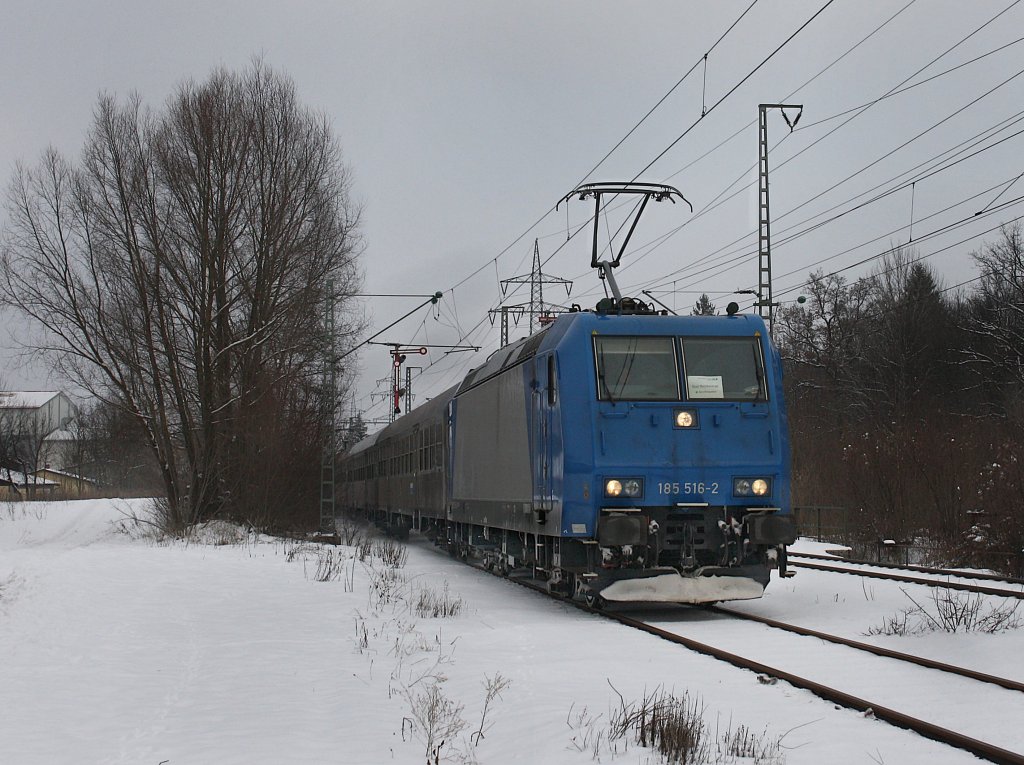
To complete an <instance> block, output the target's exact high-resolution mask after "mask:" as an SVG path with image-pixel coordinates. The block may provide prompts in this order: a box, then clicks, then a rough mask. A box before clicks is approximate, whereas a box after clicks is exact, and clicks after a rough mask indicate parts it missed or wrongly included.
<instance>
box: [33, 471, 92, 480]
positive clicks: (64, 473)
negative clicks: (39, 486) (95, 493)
mask: <svg viewBox="0 0 1024 765" xmlns="http://www.w3.org/2000/svg"><path fill="white" fill-rule="evenodd" d="M41 473H49V474H50V475H57V476H61V477H62V478H71V479H72V480H75V481H85V482H86V483H96V479H95V478H88V477H87V476H84V475H76V474H75V473H69V472H68V471H66V470H55V469H54V468H42V469H41V470H37V471H36V472H34V473H33V474H32V475H35V476H38V475H40V474H41Z"/></svg>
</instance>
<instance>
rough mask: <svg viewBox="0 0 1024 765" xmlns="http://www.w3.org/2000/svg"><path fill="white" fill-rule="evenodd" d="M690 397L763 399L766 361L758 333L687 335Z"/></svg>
mask: <svg viewBox="0 0 1024 765" xmlns="http://www.w3.org/2000/svg"><path fill="white" fill-rule="evenodd" d="M682 341H683V369H684V371H685V376H686V393H687V398H690V399H710V400H714V399H719V400H726V401H764V400H765V399H766V398H767V394H766V393H765V385H764V362H763V360H762V358H761V344H760V343H759V342H758V338H756V337H684V338H683V339H682Z"/></svg>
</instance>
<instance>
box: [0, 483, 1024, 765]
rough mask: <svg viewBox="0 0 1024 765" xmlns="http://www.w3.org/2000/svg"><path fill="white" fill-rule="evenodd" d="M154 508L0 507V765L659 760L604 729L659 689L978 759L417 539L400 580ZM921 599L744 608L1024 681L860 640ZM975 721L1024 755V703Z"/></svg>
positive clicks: (911, 646) (990, 667)
mask: <svg viewBox="0 0 1024 765" xmlns="http://www.w3.org/2000/svg"><path fill="white" fill-rule="evenodd" d="M145 512H146V503H145V502H142V501H132V502H128V501H111V500H102V501H98V500H97V501H84V502H65V503H36V504H26V505H4V504H0V763H12V764H18V765H21V764H32V763H74V764H75V765H82V764H85V763H104V764H105V765H106V764H107V763H132V764H133V765H136V764H143V763H145V764H150V765H158V763H166V764H167V765H183V764H184V763H246V764H247V765H251V764H254V763H309V764H313V765H315V764H317V763H386V762H398V763H423V762H424V761H425V759H426V756H427V749H428V745H429V742H430V739H431V728H433V736H434V737H433V748H435V750H436V751H437V753H438V756H439V759H440V760H441V761H445V760H448V761H468V762H480V763H505V762H531V763H588V762H603V763H607V762H622V763H647V762H650V763H655V762H658V761H659V760H658V758H657V757H656V756H655V754H654V753H653V752H652V750H646V749H643V748H641V747H639V746H638V745H637V744H636V743H635V742H634V741H630V740H627V739H619V740H616V741H611V740H609V730H610V721H611V720H612V719H613V718H614V716H615V714H614V713H615V710H616V709H617V708H619V706H620V703H621V702H620V695H621V698H622V699H624V700H625V701H626V702H627V703H639V702H641V701H642V700H643V698H644V696H645V694H646V695H650V694H651V693H652V692H655V691H656V690H658V689H661V690H664V691H666V692H671V693H674V694H676V695H677V696H679V695H682V694H683V693H684V692H685V693H687V694H689V696H690V698H691V699H695V700H698V701H699V704H700V705H702V706H703V708H704V719H705V721H706V723H707V726H708V735H709V737H710V738H712V739H713V738H715V737H716V735H717V736H718V737H721V735H722V734H723V733H724V732H726V731H728V730H732V731H737V730H738V729H739V727H740V726H746V728H748V729H750V730H752V731H753V732H754V733H755V734H757V735H758V736H759V737H760V738H761V741H762V742H763V743H766V744H768V743H771V742H774V741H776V740H779V739H781V748H780V749H779V753H778V757H776V758H775V759H774V760H772V761H774V762H782V761H784V762H787V763H825V762H828V763H872V762H875V763H887V764H888V765H896V764H897V763H898V764H900V765H903V764H905V763H927V764H928V765H936V764H937V763H961V762H962V763H967V762H972V761H976V760H975V758H973V757H972V756H971V755H969V754H967V753H965V752H961V751H958V750H954V749H949V748H947V747H944V746H942V745H940V744H937V743H935V742H932V741H928V740H926V739H922V738H920V737H918V736H917V735H915V734H913V733H909V732H907V731H902V730H899V729H896V728H893V727H891V726H889V725H887V724H885V723H883V722H880V721H878V720H874V719H871V718H870V717H865V716H863V715H861V714H858V713H856V712H853V711H850V710H846V709H837V708H835V707H834V706H833V705H832V704H829V703H827V702H825V701H822V700H821V699H818V698H817V697H815V696H813V695H812V694H810V693H808V692H805V691H801V690H797V689H794V688H792V687H790V686H788V685H786V684H784V683H777V684H774V685H770V684H764V683H762V682H760V681H759V680H758V678H757V676H756V675H755V674H753V673H751V672H747V671H744V670H740V669H736V668H734V667H731V666H728V665H725V664H722V663H720V662H717V661H715V660H713V659H710V658H706V657H703V656H700V655H696V654H693V653H690V652H687V651H685V650H683V649H681V648H680V647H678V646H674V645H672V644H669V643H667V642H665V641H662V640H659V639H657V638H654V637H650V636H647V635H643V634H640V633H637V632H635V631H631V630H628V629H626V628H624V627H621V626H619V625H616V624H614V623H612V622H609V621H606V620H603V619H601V618H599V617H595V616H591V615H588V614H585V613H582V612H580V611H578V610H577V609H575V608H572V607H570V606H568V605H566V604H564V603H559V602H557V601H553V600H549V599H546V598H544V597H541V596H539V595H537V594H536V593H533V592H531V591H528V590H526V589H525V588H522V587H519V586H517V585H515V584H513V583H511V582H508V581H505V580H502V579H499V578H497V577H494V576H489V575H487V574H484V573H481V572H478V571H476V570H473V569H470V568H469V567H467V566H465V565H462V564H460V563H457V562H456V561H453V560H451V559H450V558H448V557H447V556H445V555H442V554H440V553H439V552H437V551H436V550H435V549H434V548H433V547H432V546H431V545H429V544H428V543H427V542H426V541H425V540H423V539H420V538H416V537H415V536H414V537H413V539H412V540H411V541H410V543H409V544H408V546H407V547H406V548H405V549H406V550H407V553H406V555H407V559H406V560H405V561H404V565H401V566H400V567H397V568H392V567H389V566H387V565H386V563H385V561H384V560H382V558H383V557H387V556H388V555H395V554H396V550H395V549H394V548H393V547H385V546H384V545H383V544H382V543H381V542H380V541H379V540H378V543H377V545H376V548H375V549H373V550H371V551H369V554H364V555H363V557H362V559H360V555H359V550H358V549H357V548H354V547H340V548H333V549H331V552H330V553H329V554H330V555H331V556H332V557H331V558H328V557H326V556H327V555H328V553H326V552H324V551H323V550H319V549H317V547H316V546H308V545H307V546H303V545H301V544H300V543H298V542H294V541H281V540H271V539H266V538H263V539H260V538H256V537H250V536H245V535H241V539H240V540H238V541H232V542H231V543H227V544H226V543H225V542H229V541H231V540H233V539H234V538H235V537H234V534H233V530H232V529H224V530H217V529H213V530H209V531H208V532H207V533H206V534H205V535H204V536H203V537H202V538H201V540H195V541H191V542H188V543H185V542H180V541H179V542H172V543H161V542H157V541H155V540H153V539H152V538H148V537H146V536H145V535H143V534H140V533H139V532H140V529H138V528H137V527H133V525H132V524H125V522H124V519H125V517H126V516H127V515H132V514H143V513H145ZM126 526H127V527H129V530H130V531H131V532H132V533H125V531H124V529H125V527H126ZM805 549H811V548H810V547H809V546H808V547H807V548H805ZM366 552H367V551H366V550H364V553H366ZM318 572H321V573H323V572H326V573H328V574H330V581H318V578H319V577H318ZM908 605H909V603H908V601H907V598H906V596H904V595H903V593H902V592H901V591H900V589H899V587H898V586H890V585H889V584H887V583H884V582H874V583H868V584H864V585H862V583H861V581H860V580H859V579H857V578H856V577H851V576H842V575H835V574H831V575H830V574H822V573H818V572H811V571H801V572H800V574H799V576H797V577H796V578H795V579H792V580H786V581H773V582H772V584H771V585H770V586H769V589H768V591H767V594H766V596H765V597H764V598H763V599H762V600H759V601H752V602H747V603H744V604H739V605H734V606H731V607H734V608H738V609H743V610H748V611H754V612H757V613H762V614H765V615H768V616H772V617H774V618H778V619H781V620H791V621H794V622H796V623H800V624H805V625H807V626H811V627H815V628H818V629H822V630H824V631H833V632H837V633H840V634H844V635H848V636H851V637H855V638H857V639H861V640H865V641H874V642H879V643H882V644H885V645H886V646H888V647H894V648H896V649H897V650H902V651H906V652H915V651H927V652H928V654H929V655H931V656H933V657H935V658H939V659H943V660H945V661H949V662H952V663H956V664H964V665H968V666H972V667H976V668H979V669H983V670H985V671H988V672H991V673H993V674H1007V675H1009V676H1012V677H1015V678H1017V679H1024V658H1022V652H1021V651H1020V648H1021V646H1022V638H1024V632H1022V631H1020V630H1017V631H1012V632H1007V633H1003V634H999V635H977V634H971V635H947V634H938V633H932V634H929V635H921V636H914V637H870V638H868V637H864V633H865V632H867V631H868V630H869V629H870V628H871V627H874V626H878V625H880V624H881V623H882V622H883V620H884V619H885V618H886V617H888V616H892V615H894V614H896V613H898V612H899V611H900V610H901V609H903V608H905V607H907V606H908ZM456 610H457V611H458V613H456V614H454V615H449V616H444V615H442V616H437V617H435V616H434V615H433V612H435V611H456ZM643 614H644V615H645V616H650V617H652V618H655V619H659V618H660V619H661V621H663V622H665V623H670V624H673V625H674V626H675V627H678V628H680V629H682V630H683V631H685V632H686V634H688V635H691V636H692V637H694V638H695V639H698V640H701V641H704V642H714V641H719V642H722V643H726V644H729V645H731V646H732V647H733V648H736V647H737V642H739V643H742V642H743V641H744V640H756V641H767V640H775V639H776V638H774V637H773V638H768V637H766V636H765V633H764V632H763V630H762V631H761V632H755V631H751V629H750V625H747V624H743V623H737V622H735V621H732V620H728V619H725V618H722V617H720V616H716V615H714V614H712V613H709V612H706V611H703V610H700V609H688V608H675V609H668V610H666V611H663V612H660V616H659V612H658V611H652V610H651V609H643ZM784 639H785V640H786V641H788V643H787V644H788V645H793V646H797V645H800V644H801V643H800V641H808V640H809V639H808V638H797V637H795V636H787V637H786V638H784ZM814 642H818V641H814ZM808 645H810V644H808ZM794 650H795V652H797V653H799V649H798V648H796V649H794ZM804 653H805V654H806V659H805V662H806V664H807V666H806V667H805V669H806V670H807V671H808V672H815V673H817V674H818V675H819V676H821V677H823V678H824V679H828V677H829V675H830V673H832V672H838V671H839V670H840V669H842V668H841V667H837V666H833V665H834V663H835V662H836V659H835V654H834V653H829V652H827V651H822V652H819V651H817V650H807V651H805V652H804ZM776 658H778V659H779V661H782V657H780V656H777V657H776ZM785 660H786V661H787V662H788V661H790V659H789V658H786V659H785ZM878 661H879V662H880V661H881V660H878ZM768 663H770V662H768ZM786 666H787V668H789V669H792V670H795V669H797V668H796V667H793V666H792V665H791V664H787V665H786ZM879 666H882V665H881V664H880V665H879ZM883 672H884V673H885V675H886V676H885V677H882V676H881V675H882V674H883ZM888 672H889V670H888V669H886V670H884V671H883V670H881V669H880V670H879V671H878V675H879V676H878V677H874V678H870V679H868V680H867V687H868V689H869V690H871V691H872V692H874V691H876V690H879V691H880V689H884V687H885V686H886V684H887V683H888V684H896V685H900V686H907V685H910V686H911V688H912V690H913V691H914V692H915V694H916V695H917V696H918V697H920V698H924V699H931V703H932V704H933V705H936V706H938V705H953V708H954V709H955V708H956V704H957V703H958V701H959V700H958V699H956V698H952V699H951V698H948V697H946V698H943V697H940V696H938V695H936V694H935V693H934V692H933V689H932V687H931V686H930V683H931V682H932V681H931V680H930V679H929V678H931V677H932V676H931V675H929V674H928V673H925V672H923V671H922V672H919V673H915V674H911V673H908V674H906V675H902V674H893V675H892V676H889V674H888ZM898 672H900V670H894V673H898ZM965 682H966V681H965ZM488 689H490V692H489V690H488ZM996 692H998V693H1000V694H1010V693H1011V692H1009V691H1002V690H999V689H996V691H994V692H993V693H996ZM1016 695H1024V694H1016ZM488 696H490V700H489V702H488ZM485 705H486V710H485ZM974 711H975V713H976V714H975V715H974V716H975V717H980V716H983V715H984V716H987V718H988V719H989V721H990V722H991V723H992V727H994V728H995V727H998V728H1005V729H1008V730H1009V731H1010V732H1009V733H1008V734H1007V736H1008V738H1009V739H1010V741H1011V743H1012V742H1013V741H1014V740H1017V741H1020V739H1019V737H1020V735H1021V734H1020V733H1018V732H1015V728H1017V727H1019V721H1020V717H1019V716H1018V713H1017V712H1016V711H1015V710H1013V709H1008V708H1007V707H1006V706H1005V705H1004V704H1003V703H993V704H992V705H991V706H990V707H989V708H987V709H980V710H974ZM965 712H966V710H965ZM981 713H983V715H982V714H981ZM460 725H461V727H460ZM445 729H447V730H445ZM968 732H970V731H968ZM977 732H978V733H979V735H980V734H983V733H985V732H986V731H984V730H982V731H977ZM1014 736H1017V737H1018V738H1017V739H1014ZM442 740H443V743H441V742H442ZM1014 748H1016V749H1017V750H1018V751H1021V750H1024V745H1020V746H1015V747H1014ZM713 750H714V748H713V749H712V751H713ZM431 761H433V759H431ZM713 761H717V762H753V760H752V759H741V760H736V759H729V758H728V757H719V758H718V759H717V760H714V759H713Z"/></svg>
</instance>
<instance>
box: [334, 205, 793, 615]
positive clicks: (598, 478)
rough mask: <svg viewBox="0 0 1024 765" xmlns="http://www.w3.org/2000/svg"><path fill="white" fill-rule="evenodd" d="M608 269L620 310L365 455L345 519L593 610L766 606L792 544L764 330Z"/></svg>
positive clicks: (499, 365) (538, 346)
mask: <svg viewBox="0 0 1024 765" xmlns="http://www.w3.org/2000/svg"><path fill="white" fill-rule="evenodd" d="M677 193H678V192H677ZM644 201H646V198H645V200H644ZM595 246H596V245H595ZM595 260H596V258H595ZM598 265H599V266H601V265H603V266H605V268H604V269H603V270H604V272H605V275H606V277H607V278H609V279H610V281H611V284H612V287H613V291H614V292H615V297H614V298H610V299H607V300H604V301H602V302H601V303H600V304H599V305H598V307H597V308H596V309H595V310H594V311H582V310H575V311H573V312H570V313H567V314H563V315H561V316H559V317H558V318H557V319H556V320H555V321H554V322H553V323H552V324H551V325H550V326H548V327H547V328H546V329H544V330H542V331H540V332H538V333H537V334H534V335H532V336H530V337H528V338H524V339H522V340H520V341H518V342H515V343H512V344H510V345H508V346H506V347H504V348H501V349H500V350H498V351H496V352H495V353H494V354H492V355H491V357H490V358H489V359H488V360H487V362H486V363H485V364H483V365H482V366H481V367H479V368H478V369H475V370H473V371H472V372H470V373H469V374H468V375H467V376H466V378H465V379H464V380H463V381H462V382H461V383H460V384H459V385H458V386H456V387H455V388H452V389H450V390H448V391H446V392H445V393H443V394H441V395H440V396H438V397H436V398H435V399H433V400H432V401H430V402H428V403H427V404H426V405H424V406H422V407H419V408H418V409H416V410H414V411H413V412H411V413H410V414H408V415H406V416H405V417H402V418H400V419H399V420H397V421H396V422H395V423H394V424H392V425H390V426H388V427H387V428H385V429H384V430H382V431H380V432H379V433H377V434H375V435H373V436H371V437H370V438H368V439H365V440H364V441H362V442H360V443H359V444H357V445H356V446H355V447H354V448H353V449H352V450H351V451H350V452H349V453H348V454H346V455H345V457H344V458H343V461H342V466H341V467H342V476H343V487H342V491H341V498H342V503H343V505H347V506H349V507H350V508H358V509H362V510H366V511H369V512H370V513H372V514H373V515H374V516H375V517H377V518H378V519H379V520H380V521H381V522H382V523H384V524H385V525H387V526H388V527H389V528H390V529H391V530H393V531H398V532H400V533H404V532H405V531H407V530H408V529H410V528H416V529H418V530H421V531H424V532H426V533H427V534H429V535H431V536H433V537H434V538H435V539H436V540H437V541H438V542H439V543H441V544H444V545H446V546H447V547H448V549H449V550H450V551H451V552H452V553H453V554H455V555H459V556H462V557H472V558H475V559H478V560H480V561H482V562H483V563H484V564H485V565H486V566H487V567H489V568H494V569H496V570H498V571H501V572H506V573H507V572H512V571H522V570H528V571H530V572H531V573H532V574H533V575H535V576H539V577H541V578H542V579H543V580H545V581H546V582H547V583H548V586H549V588H550V589H551V590H552V591H557V592H561V593H563V594H566V595H579V596H582V597H584V598H586V599H587V600H588V601H590V602H602V601H618V602H622V601H649V602H676V603H705V602H713V601H720V600H733V599H746V598H756V597H760V595H761V594H762V592H763V591H764V587H765V586H766V585H767V583H768V579H769V572H770V569H771V568H773V567H778V568H779V569H780V573H782V574H783V575H785V574H786V573H787V572H786V557H785V549H786V547H785V546H786V545H787V544H789V543H791V542H793V541H794V539H795V532H794V526H793V524H792V523H791V521H790V518H789V507H790V471H789V443H788V431H787V425H786V414H785V407H784V402H783V397H782V370H781V365H780V360H779V355H778V353H777V351H776V349H775V347H774V345H773V344H772V343H771V341H770V338H769V336H768V333H767V332H766V328H765V324H764V322H763V321H762V320H761V318H760V317H758V316H751V315H741V314H738V313H735V311H734V310H731V311H730V314H729V315H728V316H674V315H667V312H655V311H654V310H652V308H651V307H650V306H649V305H647V304H645V303H643V302H641V301H638V300H634V299H630V298H622V297H621V296H620V295H619V294H618V289H617V287H616V286H615V283H614V279H613V278H611V272H610V268H612V267H614V265H617V261H613V262H604V263H600V262H599V263H598ZM730 308H733V306H730Z"/></svg>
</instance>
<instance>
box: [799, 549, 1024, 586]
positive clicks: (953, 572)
mask: <svg viewBox="0 0 1024 765" xmlns="http://www.w3.org/2000/svg"><path fill="white" fill-rule="evenodd" d="M788 557H789V558H790V560H792V559H793V558H797V559H799V558H805V559H807V560H821V561H832V562H835V563H848V564H850V565H851V566H874V567H875V568H885V569H895V570H898V571H915V572H918V573H921V574H933V575H936V576H958V577H961V578H963V579H977V580H979V581H987V582H1005V583H1007V584H1020V585H1024V579H1019V578H1017V577H1013V576H1004V575H1003V574H986V573H984V572H981V571H960V570H957V569H950V568H935V567H932V566H915V565H913V564H910V563H875V562H874V561H870V560H855V559H853V558H840V557H836V556H835V555H821V554H818V553H804V552H801V553H798V552H792V551H790V552H789V553H788Z"/></svg>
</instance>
